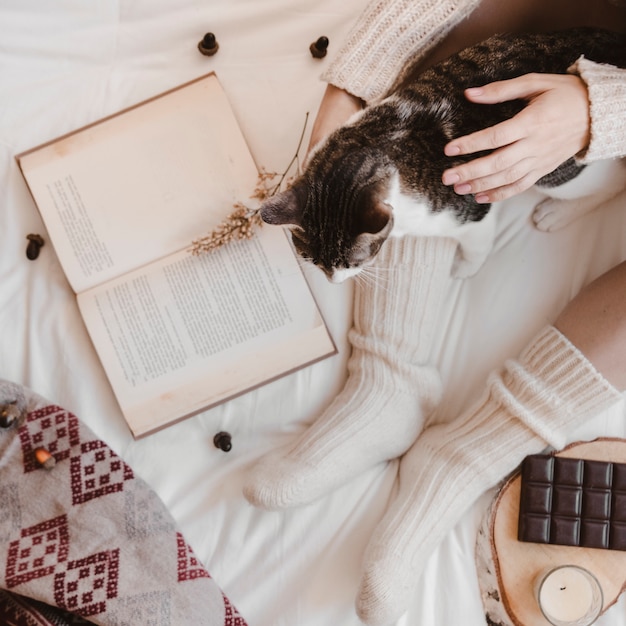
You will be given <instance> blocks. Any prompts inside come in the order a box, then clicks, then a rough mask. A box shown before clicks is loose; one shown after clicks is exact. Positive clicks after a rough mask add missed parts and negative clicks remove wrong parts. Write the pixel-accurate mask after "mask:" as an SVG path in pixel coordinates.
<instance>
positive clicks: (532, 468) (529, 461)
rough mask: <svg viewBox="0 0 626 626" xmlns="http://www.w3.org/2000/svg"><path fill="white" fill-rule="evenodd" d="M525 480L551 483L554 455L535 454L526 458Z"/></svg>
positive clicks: (524, 465)
mask: <svg viewBox="0 0 626 626" xmlns="http://www.w3.org/2000/svg"><path fill="white" fill-rule="evenodd" d="M522 474H523V476H524V480H525V481H526V482H529V483H536V482H539V483H550V482H552V477H553V475H554V457H553V456H551V455H549V454H534V455H531V456H527V457H526V458H525V459H524V464H523V466H522Z"/></svg>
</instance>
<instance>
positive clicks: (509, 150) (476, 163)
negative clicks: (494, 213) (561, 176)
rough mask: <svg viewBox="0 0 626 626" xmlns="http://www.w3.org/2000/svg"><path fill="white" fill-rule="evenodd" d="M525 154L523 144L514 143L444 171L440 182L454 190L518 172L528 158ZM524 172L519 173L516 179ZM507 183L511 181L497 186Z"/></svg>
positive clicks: (504, 181)
mask: <svg viewBox="0 0 626 626" xmlns="http://www.w3.org/2000/svg"><path fill="white" fill-rule="evenodd" d="M527 154H528V152H527V150H526V149H525V147H524V142H523V141H516V142H514V143H512V144H511V145H509V146H507V147H505V148H500V149H499V150H495V151H494V152H492V153H491V154H488V155H487V156H484V157H480V158H478V159H473V160H471V161H469V162H468V163H464V164H462V165H458V166H456V167H452V168H450V169H447V170H445V171H444V173H443V175H442V182H443V184H444V185H455V188H456V187H457V186H458V185H461V184H472V183H473V182H474V181H476V180H478V179H483V178H485V177H489V176H500V175H502V173H503V172H507V171H509V172H510V171H518V170H520V168H521V162H522V161H524V160H525V159H527V158H528V157H527ZM526 171H527V170H526ZM526 171H523V172H522V171H520V174H519V176H518V178H519V177H521V176H522V175H523V174H524V173H526ZM508 182H511V181H510V180H501V181H500V183H499V184H501V183H508ZM475 191H476V190H475V189H471V190H469V191H468V192H467V193H475Z"/></svg>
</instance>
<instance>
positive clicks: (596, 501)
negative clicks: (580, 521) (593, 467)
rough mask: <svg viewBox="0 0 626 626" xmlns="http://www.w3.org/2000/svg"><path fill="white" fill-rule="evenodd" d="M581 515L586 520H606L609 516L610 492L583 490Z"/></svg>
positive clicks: (605, 490) (604, 490)
mask: <svg viewBox="0 0 626 626" xmlns="http://www.w3.org/2000/svg"><path fill="white" fill-rule="evenodd" d="M582 515H583V517H585V518H587V519H601V520H608V519H609V518H610V515H611V492H610V491H609V490H608V489H602V490H600V489H585V491H584V493H583V508H582Z"/></svg>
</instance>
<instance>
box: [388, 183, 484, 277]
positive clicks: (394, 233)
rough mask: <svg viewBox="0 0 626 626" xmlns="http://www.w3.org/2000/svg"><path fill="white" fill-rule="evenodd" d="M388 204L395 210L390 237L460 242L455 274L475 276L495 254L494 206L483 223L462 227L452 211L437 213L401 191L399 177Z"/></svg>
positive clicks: (422, 200)
mask: <svg viewBox="0 0 626 626" xmlns="http://www.w3.org/2000/svg"><path fill="white" fill-rule="evenodd" d="M386 201H387V203H388V204H389V205H390V206H392V207H393V228H392V230H391V233H390V234H389V236H390V237H406V236H411V235H412V236H418V237H450V238H452V239H456V240H457V241H458V242H459V248H458V251H457V258H456V262H455V268H454V270H453V271H454V274H455V275H456V276H458V277H466V276H471V275H472V274H475V273H476V272H477V271H478V270H479V269H480V267H481V266H482V264H483V263H484V261H485V259H486V258H487V255H488V254H489V252H490V251H491V248H492V246H493V241H494V237H495V217H494V215H495V211H494V210H493V208H494V207H493V206H492V208H491V210H490V211H489V213H488V214H487V215H486V216H485V217H484V218H483V219H482V220H481V221H480V222H465V223H463V224H461V223H459V221H458V220H457V219H456V217H455V216H454V214H453V213H452V211H445V210H444V211H439V212H433V211H431V210H430V208H429V204H428V200H427V199H426V198H414V197H412V196H409V195H407V194H405V193H403V192H402V191H401V189H400V182H399V178H398V176H397V175H396V176H395V177H394V180H393V182H392V184H391V186H390V192H389V196H388V197H387V199H386Z"/></svg>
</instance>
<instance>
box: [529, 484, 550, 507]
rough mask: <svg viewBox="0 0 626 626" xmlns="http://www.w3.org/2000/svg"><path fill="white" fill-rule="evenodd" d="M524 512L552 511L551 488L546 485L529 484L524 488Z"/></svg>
mask: <svg viewBox="0 0 626 626" xmlns="http://www.w3.org/2000/svg"><path fill="white" fill-rule="evenodd" d="M524 491H525V493H524V500H525V501H526V510H527V511H528V512H529V513H550V511H551V510H552V487H551V486H550V485H549V484H548V485H539V484H533V483H531V484H529V485H526V487H525V488H524Z"/></svg>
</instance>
